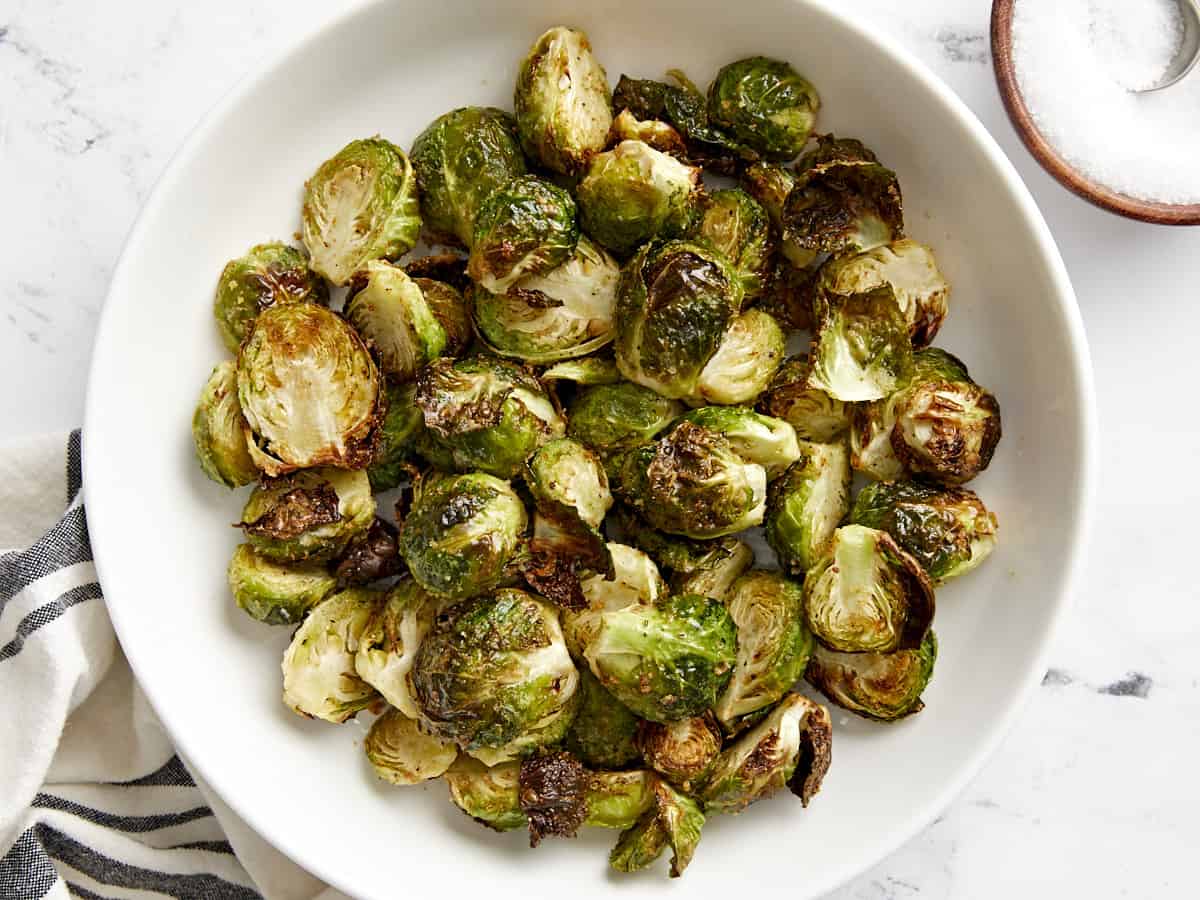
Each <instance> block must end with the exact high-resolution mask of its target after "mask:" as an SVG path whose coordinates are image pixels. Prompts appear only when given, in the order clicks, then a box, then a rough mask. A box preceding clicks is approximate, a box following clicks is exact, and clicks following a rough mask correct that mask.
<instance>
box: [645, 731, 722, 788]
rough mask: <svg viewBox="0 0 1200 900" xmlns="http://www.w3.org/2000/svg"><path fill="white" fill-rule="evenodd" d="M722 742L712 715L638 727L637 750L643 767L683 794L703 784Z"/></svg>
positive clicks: (719, 751)
mask: <svg viewBox="0 0 1200 900" xmlns="http://www.w3.org/2000/svg"><path fill="white" fill-rule="evenodd" d="M721 741H722V736H721V727H720V726H719V725H718V724H717V720H716V719H715V718H713V715H712V713H705V714H704V715H701V716H692V717H691V718H687V719H679V720H678V721H675V722H666V723H663V722H641V723H639V724H638V730H637V746H638V749H639V750H640V751H641V753H642V757H643V758H644V759H645V760H646V765H648V766H649V767H650V768H652V769H654V770H655V771H656V772H658V773H659V774H660V775H662V776H663V778H665V779H667V781H669V782H670V783H671V784H672V785H674V786H675V787H677V788H679V790H681V791H683V792H685V793H694V791H695V789H696V788H697V787H698V786H699V785H701V784H703V783H704V780H705V779H706V778H707V777H708V774H709V772H711V771H712V767H713V764H714V763H716V761H717V756H718V755H719V754H720V753H721Z"/></svg>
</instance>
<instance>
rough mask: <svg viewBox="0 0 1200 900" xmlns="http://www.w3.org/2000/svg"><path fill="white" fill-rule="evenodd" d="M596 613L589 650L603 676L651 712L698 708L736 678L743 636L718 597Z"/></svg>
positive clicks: (658, 715) (625, 698)
mask: <svg viewBox="0 0 1200 900" xmlns="http://www.w3.org/2000/svg"><path fill="white" fill-rule="evenodd" d="M585 615H586V614H585ZM594 615H596V618H597V621H596V623H595V626H594V627H593V628H588V629H586V631H585V633H584V634H583V643H582V650H583V656H584V658H585V659H586V660H587V662H588V665H589V666H590V667H591V670H592V674H594V675H595V676H596V677H597V678H598V679H599V680H600V683H601V684H602V685H604V687H605V688H606V689H607V690H608V691H609V692H610V693H611V694H612V695H613V696H614V697H616V698H617V699H618V700H620V701H621V702H622V703H624V704H625V705H626V706H627V707H629V708H630V709H631V710H633V712H635V713H636V714H637V715H639V716H641V717H642V718H643V719H649V720H651V721H653V722H673V721H675V720H677V719H684V718H687V717H688V716H694V715H697V714H699V713H700V712H702V711H703V710H705V709H707V708H708V707H709V706H711V705H712V704H713V702H714V701H715V700H716V698H717V696H718V695H719V694H720V692H721V690H722V689H723V688H724V687H725V684H726V683H727V682H728V681H729V677H730V670H731V668H732V666H733V660H734V654H735V652H736V636H735V633H734V627H733V622H732V621H731V620H730V618H729V613H727V612H726V611H725V607H723V606H722V605H721V604H720V603H719V602H717V601H715V600H710V599H708V598H707V597H699V596H697V595H695V594H683V595H677V596H674V597H670V598H665V599H662V600H660V601H659V602H658V603H656V604H655V605H653V606H650V605H647V604H644V603H636V604H633V605H631V606H626V607H624V608H622V609H612V610H604V611H601V612H599V613H598V614H594Z"/></svg>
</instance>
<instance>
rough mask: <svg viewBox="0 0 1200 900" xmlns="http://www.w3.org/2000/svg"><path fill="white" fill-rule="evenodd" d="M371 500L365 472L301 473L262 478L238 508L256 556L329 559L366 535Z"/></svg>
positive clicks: (282, 559) (372, 506)
mask: <svg viewBox="0 0 1200 900" xmlns="http://www.w3.org/2000/svg"><path fill="white" fill-rule="evenodd" d="M374 518H375V498H374V497H373V496H371V483H370V481H369V480H368V479H367V474H366V473H365V472H361V471H360V472H350V471H346V470H345V469H305V470H304V471H303V472H293V473H291V474H290V475H285V476H283V477H281V478H270V479H266V480H264V481H263V482H262V484H260V485H259V486H258V487H256V488H255V489H254V492H253V493H252V494H251V495H250V499H248V500H247V501H246V506H245V507H244V508H243V509H242V521H241V522H240V523H238V524H240V525H241V527H242V530H243V531H244V532H245V533H246V539H247V540H248V541H249V542H250V546H251V547H253V548H254V549H255V551H256V552H258V553H260V554H262V555H263V556H265V557H267V558H268V559H273V560H276V561H277V562H297V561H299V560H304V559H307V560H328V559H332V558H333V557H335V556H337V555H338V554H339V553H341V552H342V551H343V550H344V549H346V546H347V545H348V544H349V543H350V542H351V541H352V540H354V539H355V538H357V537H359V536H360V535H362V534H365V533H366V530H367V529H368V528H369V527H370V526H371V522H372V521H373V520H374Z"/></svg>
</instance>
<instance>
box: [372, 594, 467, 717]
mask: <svg viewBox="0 0 1200 900" xmlns="http://www.w3.org/2000/svg"><path fill="white" fill-rule="evenodd" d="M446 605H447V602H446V601H444V600H439V599H438V598H437V597H434V596H433V595H432V594H429V593H427V592H426V591H424V590H422V589H421V587H420V586H418V585H417V584H416V583H414V582H413V580H412V579H411V578H404V579H402V580H401V581H400V582H399V583H398V584H396V586H395V587H393V588H392V589H391V590H390V591H388V593H387V599H386V601H385V602H384V603H383V604H382V605H381V606H380V607H379V609H378V610H376V612H375V614H374V615H373V616H372V617H371V621H370V622H369V623H368V624H367V627H366V628H365V629H364V630H363V633H362V635H361V637H360V640H359V644H358V651H357V653H356V655H355V657H354V668H355V671H357V672H358V676H359V677H360V678H362V679H363V680H364V681H366V682H368V683H369V684H370V685H371V686H373V687H374V688H375V690H377V691H379V693H380V694H382V695H383V699H384V700H386V701H387V702H388V703H390V704H391V705H392V706H394V707H395V708H396V709H398V710H400V712H402V713H404V715H406V716H408V717H409V718H413V719H415V718H417V717H418V716H419V715H420V710H419V709H418V708H417V704H416V701H415V700H413V696H412V687H411V685H410V684H409V680H408V676H409V673H410V672H411V671H412V667H413V662H414V661H415V660H416V658H417V648H418V647H419V646H420V645H421V641H422V640H423V639H424V637H425V635H426V634H427V633H428V631H429V629H430V628H432V627H433V620H434V617H435V616H436V615H437V614H438V612H439V611H440V610H441V609H442V607H444V606H446Z"/></svg>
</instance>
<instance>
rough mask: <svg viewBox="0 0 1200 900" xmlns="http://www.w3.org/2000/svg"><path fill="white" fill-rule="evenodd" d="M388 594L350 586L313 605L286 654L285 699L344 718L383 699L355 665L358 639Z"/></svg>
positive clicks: (302, 709)
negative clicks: (361, 676)
mask: <svg viewBox="0 0 1200 900" xmlns="http://www.w3.org/2000/svg"><path fill="white" fill-rule="evenodd" d="M383 597H384V595H383V594H382V593H381V592H379V591H372V590H368V589H366V588H350V589H348V590H345V591H340V592H338V593H336V594H333V595H331V596H329V597H326V598H325V599H324V600H322V601H321V602H320V603H318V604H317V605H316V606H314V607H313V608H312V610H311V611H310V612H309V613H308V615H307V616H306V617H305V619H304V621H303V622H301V623H300V627H299V628H297V629H296V633H295V634H294V635H292V643H291V644H290V645H289V646H288V648H287V650H286V651H285V652H284V654H283V665H282V668H283V702H284V703H285V704H286V705H287V706H289V707H291V708H292V709H293V710H295V711H296V712H297V713H299V714H300V715H303V716H309V717H311V718H314V719H324V720H325V721H327V722H333V723H335V724H337V723H340V722H344V721H346V720H347V719H349V718H350V717H351V716H353V715H355V714H357V713H358V712H360V711H361V710H364V709H366V708H367V707H368V706H370V705H371V704H372V703H374V702H375V701H376V700H378V699H379V695H378V694H377V693H375V688H373V687H371V685H370V684H368V683H367V682H365V681H363V680H362V679H361V678H359V676H358V673H357V671H356V670H355V668H354V656H355V654H356V653H357V652H358V643H359V639H360V638H361V637H362V633H363V631H364V629H365V628H366V627H367V624H368V623H369V622H370V621H371V617H372V616H373V615H375V612H376V610H378V609H379V608H380V606H381V605H382V603H383Z"/></svg>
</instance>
